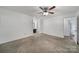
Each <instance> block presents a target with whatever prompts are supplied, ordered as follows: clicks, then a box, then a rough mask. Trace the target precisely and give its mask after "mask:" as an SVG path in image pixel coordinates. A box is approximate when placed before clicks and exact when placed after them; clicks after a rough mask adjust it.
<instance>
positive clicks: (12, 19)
mask: <svg viewBox="0 0 79 59" xmlns="http://www.w3.org/2000/svg"><path fill="white" fill-rule="evenodd" d="M32 29H33V26H32V18H31V17H30V16H28V15H25V14H21V13H17V12H14V11H10V10H6V9H1V8H0V43H4V42H8V41H13V40H16V39H19V38H23V37H26V36H29V35H31V34H32Z"/></svg>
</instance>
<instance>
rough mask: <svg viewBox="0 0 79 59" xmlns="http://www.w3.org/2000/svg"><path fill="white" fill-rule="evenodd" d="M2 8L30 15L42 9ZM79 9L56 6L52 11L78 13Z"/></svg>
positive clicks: (56, 12) (30, 7)
mask: <svg viewBox="0 0 79 59" xmlns="http://www.w3.org/2000/svg"><path fill="white" fill-rule="evenodd" d="M0 8H4V9H8V10H12V11H16V12H20V13H24V14H28V15H31V16H33V15H36V14H37V13H38V12H40V11H42V10H41V9H40V8H39V6H0ZM78 10H79V6H56V8H55V9H54V10H52V11H54V12H55V14H59V15H60V14H70V13H76V12H77V11H78Z"/></svg>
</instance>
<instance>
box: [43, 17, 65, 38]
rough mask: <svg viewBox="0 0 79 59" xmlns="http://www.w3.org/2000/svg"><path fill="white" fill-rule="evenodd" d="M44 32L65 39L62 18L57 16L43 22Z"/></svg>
mask: <svg viewBox="0 0 79 59" xmlns="http://www.w3.org/2000/svg"><path fill="white" fill-rule="evenodd" d="M43 22H44V24H43V32H44V33H46V34H49V35H53V36H57V37H61V38H63V37H64V20H63V17H62V16H55V17H51V18H48V19H45V20H43Z"/></svg>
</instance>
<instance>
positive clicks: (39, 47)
mask: <svg viewBox="0 0 79 59" xmlns="http://www.w3.org/2000/svg"><path fill="white" fill-rule="evenodd" d="M0 52H4V53H14V52H16V53H29V52H30V53H48V52H49V53H52V52H53V53H66V52H79V46H78V45H76V44H75V43H74V41H73V40H71V39H69V38H67V37H66V38H59V37H55V36H50V35H47V34H43V33H41V34H34V35H33V36H30V37H26V38H23V39H18V40H15V41H12V42H7V43H4V44H1V45H0Z"/></svg>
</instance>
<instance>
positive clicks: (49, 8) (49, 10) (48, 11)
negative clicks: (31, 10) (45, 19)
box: [39, 6, 56, 16]
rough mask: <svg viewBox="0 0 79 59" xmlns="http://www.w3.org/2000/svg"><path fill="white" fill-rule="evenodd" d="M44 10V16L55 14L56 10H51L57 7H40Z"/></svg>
mask: <svg viewBox="0 0 79 59" xmlns="http://www.w3.org/2000/svg"><path fill="white" fill-rule="evenodd" d="M39 8H40V9H41V10H42V11H43V12H40V13H42V14H43V15H44V16H46V15H48V14H54V12H52V11H51V10H53V9H54V8H56V6H52V7H39Z"/></svg>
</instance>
